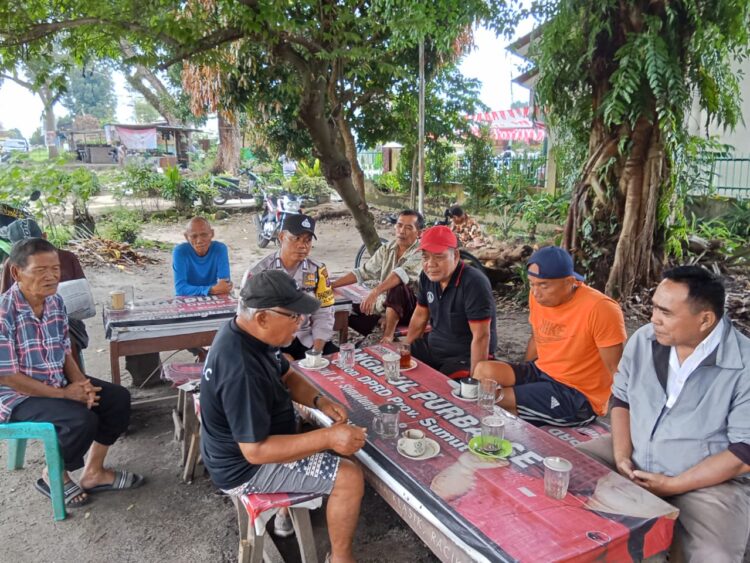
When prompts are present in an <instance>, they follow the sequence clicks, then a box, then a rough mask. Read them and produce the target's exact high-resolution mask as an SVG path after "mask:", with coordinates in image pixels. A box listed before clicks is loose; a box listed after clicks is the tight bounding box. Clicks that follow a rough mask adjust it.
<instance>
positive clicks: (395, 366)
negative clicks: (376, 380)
mask: <svg viewBox="0 0 750 563" xmlns="http://www.w3.org/2000/svg"><path fill="white" fill-rule="evenodd" d="M400 362H401V356H399V355H398V354H394V353H392V352H389V353H387V354H385V355H384V356H383V366H384V367H385V379H386V381H388V383H398V382H399V381H401V372H400V371H399V364H400Z"/></svg>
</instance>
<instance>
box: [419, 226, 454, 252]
mask: <svg viewBox="0 0 750 563" xmlns="http://www.w3.org/2000/svg"><path fill="white" fill-rule="evenodd" d="M448 248H458V239H456V235H455V234H453V231H451V230H450V228H449V227H446V226H444V225H438V226H437V227H430V228H429V229H427V230H426V231H425V232H424V233H423V234H422V238H421V239H420V241H419V250H426V251H427V252H443V251H445V250H447V249H448Z"/></svg>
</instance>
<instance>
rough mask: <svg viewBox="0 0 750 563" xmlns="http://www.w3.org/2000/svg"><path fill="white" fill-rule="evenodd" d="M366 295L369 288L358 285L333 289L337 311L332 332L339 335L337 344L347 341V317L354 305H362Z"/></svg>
mask: <svg viewBox="0 0 750 563" xmlns="http://www.w3.org/2000/svg"><path fill="white" fill-rule="evenodd" d="M368 293H370V288H368V287H367V286H365V285H362V284H358V283H353V284H350V285H345V286H343V287H336V288H334V290H333V296H334V298H335V300H336V307H337V309H336V319H335V321H334V327H333V330H335V331H338V333H339V344H342V343H344V342H346V341H348V340H349V315H350V314H351V312H352V308H353V307H354V305H359V304H360V303H362V301H363V300H364V298H365V297H367V294H368Z"/></svg>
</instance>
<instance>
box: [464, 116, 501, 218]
mask: <svg viewBox="0 0 750 563" xmlns="http://www.w3.org/2000/svg"><path fill="white" fill-rule="evenodd" d="M494 157H495V154H494V149H493V144H492V140H491V138H490V132H489V128H488V127H486V126H483V127H481V128H480V130H479V134H478V135H469V136H468V137H467V138H466V164H467V169H466V170H465V171H464V174H463V178H462V180H463V183H464V186H466V189H467V190H468V191H469V193H470V194H471V197H472V198H473V199H474V204H475V205H481V204H483V203H485V202H486V201H487V200H488V199H489V196H490V194H492V192H493V191H494V189H493V185H494V182H495V165H494Z"/></svg>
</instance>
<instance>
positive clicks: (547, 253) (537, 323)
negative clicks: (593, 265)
mask: <svg viewBox="0 0 750 563" xmlns="http://www.w3.org/2000/svg"><path fill="white" fill-rule="evenodd" d="M527 271H528V275H529V289H530V291H529V323H530V324H531V331H532V335H531V339H530V340H529V344H528V348H527V350H526V362H524V363H521V364H509V363H506V362H496V361H492V362H482V363H481V364H479V366H477V369H476V371H475V373H474V377H476V378H477V379H494V380H495V381H497V382H498V383H500V385H502V386H503V387H505V393H504V395H505V396H504V398H503V399H502V402H501V403H500V404H501V406H502V407H503V408H505V409H507V410H509V411H511V412H513V413H517V414H518V416H520V417H521V418H523V419H525V420H528V421H529V422H531V423H532V424H536V425H538V426H542V425H545V424H551V425H554V426H580V425H583V424H587V423H589V422H592V421H593V420H594V419H595V418H596V415H604V414H606V413H607V407H608V403H609V397H610V395H611V387H612V377H613V374H614V373H615V370H616V369H617V364H618V362H619V361H620V356H622V350H623V344H624V342H625V340H626V339H627V335H626V333H625V321H624V319H623V316H622V310H621V309H620V306H619V305H618V304H617V302H616V301H614V300H613V299H610V298H609V297H607V296H606V295H604V294H603V293H601V292H599V291H597V290H595V289H593V288H591V287H589V286H587V285H585V284H583V283H582V280H583V278H582V277H581V276H580V275H579V274H577V273H575V271H574V270H573V259H572V258H571V257H570V254H568V252H567V251H566V250H564V249H562V248H559V247H557V246H547V247H544V248H540V249H539V250H537V251H536V252H534V254H532V255H531V258H530V259H529V262H528V266H527Z"/></svg>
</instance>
